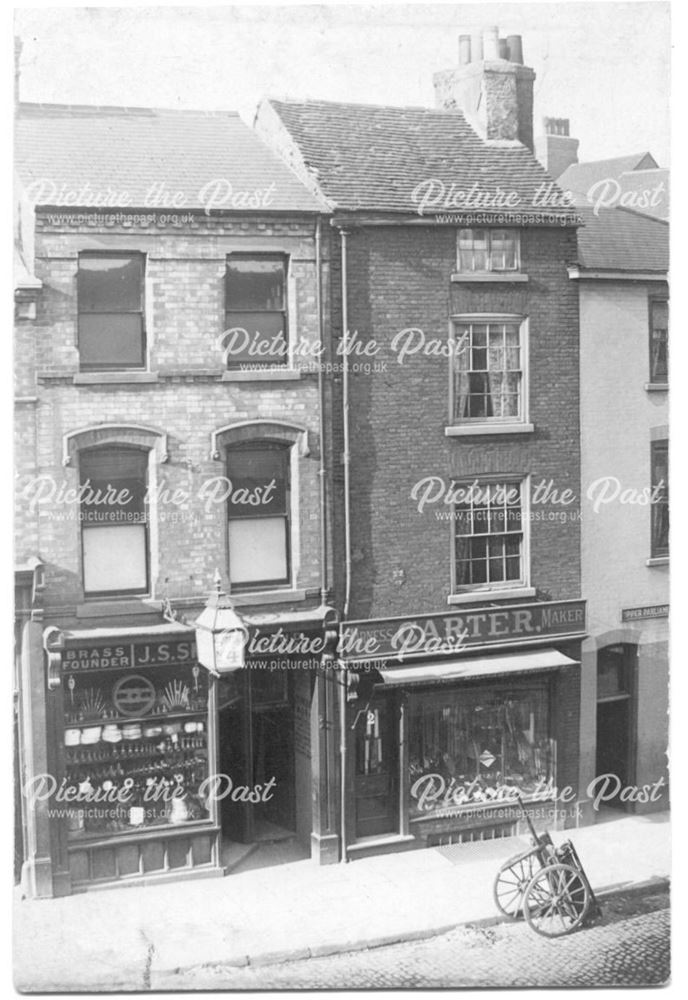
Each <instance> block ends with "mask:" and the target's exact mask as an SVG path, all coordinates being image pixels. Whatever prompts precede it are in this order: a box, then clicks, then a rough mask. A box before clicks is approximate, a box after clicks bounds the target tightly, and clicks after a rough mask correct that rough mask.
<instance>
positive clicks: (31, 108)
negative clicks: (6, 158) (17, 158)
mask: <svg viewBox="0 0 688 1000" xmlns="http://www.w3.org/2000/svg"><path fill="white" fill-rule="evenodd" d="M41 112H42V113H45V114H59V113H60V112H64V113H69V114H75V115H80V114H84V115H86V114H95V113H98V114H111V115H116V114H119V115H137V114H140V115H142V116H143V115H193V116H197V117H202V118H223V117H229V118H239V117H240V116H239V112H238V111H233V110H231V109H229V108H228V109H226V110H211V109H210V108H153V107H145V106H144V105H135V104H59V103H50V102H43V101H22V102H21V103H20V104H19V106H18V108H17V117H21V116H22V115H32V114H39V113H41Z"/></svg>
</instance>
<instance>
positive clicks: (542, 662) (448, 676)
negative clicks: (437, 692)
mask: <svg viewBox="0 0 688 1000" xmlns="http://www.w3.org/2000/svg"><path fill="white" fill-rule="evenodd" d="M577 663H578V660H572V659H571V657H570V656H565V655H564V654H563V653H560V652H559V651H558V650H557V649H539V650H537V651H533V652H531V653H505V654H503V655H501V656H471V657H466V658H465V659H461V660H450V661H444V662H442V661H437V662H434V663H424V664H422V665H418V664H414V666H412V667H385V668H384V669H381V670H379V671H378V672H379V674H380V676H381V678H382V681H383V683H384V685H385V687H400V686H402V685H403V686H404V687H405V686H406V685H407V684H433V683H438V682H442V681H450V680H468V679H470V678H474V677H492V676H494V675H499V674H516V673H531V672H533V671H537V670H555V669H557V668H559V667H570V666H574V665H575V664H577Z"/></svg>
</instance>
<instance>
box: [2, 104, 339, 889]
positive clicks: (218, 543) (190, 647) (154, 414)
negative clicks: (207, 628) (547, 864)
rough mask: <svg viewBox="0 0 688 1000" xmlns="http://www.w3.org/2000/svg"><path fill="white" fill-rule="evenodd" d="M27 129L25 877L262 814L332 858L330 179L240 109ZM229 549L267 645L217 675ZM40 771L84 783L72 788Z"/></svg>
mask: <svg viewBox="0 0 688 1000" xmlns="http://www.w3.org/2000/svg"><path fill="white" fill-rule="evenodd" d="M16 149H17V167H18V172H19V178H20V184H21V191H22V195H21V199H20V206H19V208H18V222H17V245H18V257H17V265H18V272H17V275H18V276H17V283H16V288H17V327H16V329H17V347H16V359H17V366H16V382H17V384H16V397H17V419H16V433H17V449H16V460H17V493H16V496H17V522H16V523H17V545H16V556H17V577H16V579H17V587H18V601H17V608H18V638H19V642H18V689H19V691H20V695H19V705H18V745H19V775H20V778H21V787H22V788H23V789H24V795H23V796H22V802H21V810H22V815H23V826H24V836H23V844H22V849H21V851H20V855H21V857H20V861H21V866H22V878H23V882H24V885H25V888H26V891H27V892H29V893H30V894H33V895H39V896H40V895H53V894H59V893H64V892H69V891H72V890H74V889H76V888H80V887H84V886H88V885H92V884H103V883H107V882H112V881H132V880H133V881H136V880H147V879H149V878H158V877H161V878H168V877H179V876H185V875H190V874H221V873H222V871H223V866H224V865H225V862H226V861H227V856H226V852H227V850H228V847H227V845H228V844H229V845H230V847H229V850H230V855H231V850H232V849H233V848H232V846H231V845H232V844H233V845H234V848H236V845H237V844H238V843H244V844H250V843H255V842H256V841H258V840H260V838H261V837H270V836H290V837H296V838H298V840H299V841H300V842H301V843H302V844H303V845H304V847H305V849H306V850H310V847H311V841H312V844H313V851H314V853H315V855H316V856H318V854H319V852H320V849H321V848H320V841H321V834H322V837H324V838H326V834H327V832H328V831H327V830H326V829H325V826H326V823H327V822H328V819H327V803H326V802H325V801H323V803H321V801H320V794H319V785H318V781H319V778H318V774H319V768H320V755H321V750H322V744H323V743H324V740H325V735H324V734H323V733H322V732H321V730H319V729H318V725H317V720H318V718H319V715H320V713H322V712H323V711H325V709H324V708H323V706H322V705H321V704H320V702H319V698H320V697H321V694H322V690H321V689H322V683H321V681H318V680H317V676H318V675H319V669H320V659H321V652H322V649H323V629H324V624H325V621H326V618H327V615H328V608H327V599H328V589H329V582H328V577H327V572H328V571H327V559H326V547H325V538H326V512H325V492H324V490H325V475H324V463H325V453H326V441H325V437H324V430H323V428H324V426H325V425H324V420H323V414H322V408H321V400H322V398H323V385H322V378H321V375H320V373H319V371H318V370H317V369H315V368H314V367H313V365H312V353H313V351H312V350H311V349H317V347H318V345H319V344H320V342H321V341H322V340H323V334H322V329H321V327H322V322H323V320H322V309H321V293H320V282H319V271H320V266H319V260H318V255H319V253H320V243H321V238H320V229H321V222H320V215H321V212H322V209H323V205H322V203H321V202H320V201H319V200H318V199H317V198H316V197H314V196H313V195H312V194H311V193H309V192H308V191H307V190H306V188H305V187H304V186H303V185H302V184H301V183H300V182H299V181H298V180H297V179H296V178H295V177H294V175H293V174H292V173H291V172H290V171H289V170H287V169H286V168H285V167H284V166H283V164H282V163H281V162H280V161H279V159H278V158H277V157H275V156H274V154H272V153H271V152H270V151H269V150H267V149H266V147H265V146H264V145H263V144H261V143H260V141H259V140H258V139H257V137H256V136H255V134H254V133H253V132H251V130H250V129H248V128H247V127H246V126H245V125H244V124H243V123H242V122H241V121H240V119H239V118H238V116H237V115H236V114H233V113H218V114H207V113H192V112H173V111H155V110H148V109H123V108H94V107H62V106H45V105H33V106H32V105H22V106H20V108H19V111H18V115H17V146H16ZM216 569H218V570H219V572H220V577H221V580H222V583H223V584H224V587H225V589H229V587H231V591H232V600H233V602H234V606H235V607H236V608H237V609H238V610H240V612H241V614H242V616H243V620H244V622H245V625H246V627H247V629H248V633H247V636H246V639H247V644H246V650H245V653H246V656H247V657H248V661H247V663H248V665H249V666H250V667H251V668H253V669H242V670H238V671H236V672H233V673H231V674H228V675H227V676H226V677H223V678H222V679H219V680H218V679H217V678H216V677H214V676H212V675H210V674H209V673H208V671H207V670H205V669H202V666H201V665H199V663H198V661H197V659H196V653H195V647H194V631H193V624H194V621H195V619H196V617H197V616H198V614H199V612H200V611H201V610H202V608H203V607H204V605H205V602H206V599H207V598H208V594H209V593H210V592H211V591H212V589H213V575H214V571H215V570H216ZM266 650H269V652H270V654H271V658H269V657H268V658H266V656H265V655H264V656H262V657H261V656H260V653H261V652H263V653H264V652H265V651H266ZM275 664H278V666H279V669H271V668H274V667H275ZM312 720H315V721H313V722H312ZM312 727H313V732H314V734H315V743H314V744H313V743H312V741H311V728H312ZM213 773H224V774H226V775H228V776H230V777H231V782H232V784H233V786H234V787H233V789H229V791H231V792H232V794H231V795H230V794H228V789H227V788H226V787H225V789H224V792H225V794H224V795H220V794H218V795H216V796H215V797H214V798H213V797H212V795H209V794H207V792H208V786H207V785H206V786H203V782H204V781H205V780H206V779H207V778H208V774H211V775H212V774H213ZM45 774H48V775H52V776H53V777H54V778H55V781H56V783H57V785H58V786H59V784H60V782H61V781H62V780H63V779H64V780H65V781H66V782H67V783H69V784H71V785H78V787H79V789H80V790H81V791H82V792H84V795H85V798H84V802H79V803H78V804H77V806H75V807H72V808H68V809H66V811H65V810H63V813H61V814H59V815H58V814H56V813H54V812H53V813H52V814H51V813H50V810H51V808H54V807H55V806H56V796H57V799H58V801H59V793H58V792H55V794H53V795H49V794H48V792H47V790H46V786H45V785H44V784H41V782H42V780H43V779H41V778H40V776H41V775H45ZM271 779H274V781H272V784H271ZM46 780H47V779H46ZM128 782H131V784H130V786H129V787H130V794H128V795H125V796H123V799H124V801H123V802H118V803H116V804H115V805H116V806H117V808H115V805H112V803H111V801H110V800H108V802H107V803H106V805H107V808H104V809H100V811H99V809H98V808H97V807H95V806H94V807H93V808H91V805H92V802H93V800H94V799H96V800H97V796H98V795H101V797H103V798H105V797H106V796H105V792H106V791H109V793H110V795H112V794H114V792H113V789H114V790H115V791H116V790H117V789H120V788H122V787H123V786H124V785H125V784H126V783H128ZM158 787H159V789H160V795H159V796H158V795H157V793H155V794H154V791H155V789H156V788H158ZM314 787H315V793H314V792H313V788H314ZM237 788H240V789H244V791H242V792H241V794H235V793H236V789H237ZM27 789H28V790H29V792H27ZM146 789H148V791H146ZM256 789H259V790H260V794H264V796H265V797H264V798H261V799H260V801H259V803H258V805H256V804H255V803H256V800H255V799H254V800H253V801H251V800H250V798H249V791H247V790H250V791H251V794H254V793H255V794H258V793H256ZM165 790H166V791H165ZM210 791H212V789H210ZM44 793H45V794H44ZM168 793H169V794H168ZM89 796H90V798H89ZM325 798H326V796H325ZM64 804H65V803H64V802H63V803H62V805H63V806H64ZM67 804H69V803H67ZM321 805H322V809H321ZM323 811H324V814H325V818H324V819H323V818H322V814H323ZM314 816H315V818H314ZM223 836H224V841H223ZM223 845H224V846H223ZM235 853H236V851H235ZM230 860H231V857H230Z"/></svg>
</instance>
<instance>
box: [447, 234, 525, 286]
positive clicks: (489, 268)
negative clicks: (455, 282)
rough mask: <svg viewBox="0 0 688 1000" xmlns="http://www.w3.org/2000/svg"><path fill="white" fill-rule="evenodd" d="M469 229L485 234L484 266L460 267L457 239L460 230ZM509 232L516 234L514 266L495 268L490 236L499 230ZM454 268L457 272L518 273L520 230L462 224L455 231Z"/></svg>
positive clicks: (519, 266) (519, 265) (519, 263)
mask: <svg viewBox="0 0 688 1000" xmlns="http://www.w3.org/2000/svg"><path fill="white" fill-rule="evenodd" d="M466 230H470V232H472V233H476V232H480V233H485V234H486V235H487V255H486V264H487V266H486V267H484V268H475V267H472V268H462V267H461V253H460V251H459V240H460V235H461V233H462V232H466ZM505 231H506V232H510V233H514V234H515V236H516V263H515V266H514V267H499V268H495V267H493V266H492V236H493V234H494V233H499V232H505ZM456 270H457V273H458V274H518V273H520V271H521V232H520V230H519V229H516V228H512V227H511V226H503V227H502V226H493V227H491V228H490V227H487V226H462V227H461V228H460V229H457V231H456Z"/></svg>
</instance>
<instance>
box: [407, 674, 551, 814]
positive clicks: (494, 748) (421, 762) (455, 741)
mask: <svg viewBox="0 0 688 1000" xmlns="http://www.w3.org/2000/svg"><path fill="white" fill-rule="evenodd" d="M555 763H556V743H555V740H554V739H552V737H551V736H550V719H549V695H548V689H547V687H546V686H545V685H542V686H541V687H529V688H527V689H512V688H504V689H494V688H493V689H490V690H489V691H486V690H478V689H473V690H470V689H464V690H454V691H446V692H441V693H437V694H430V693H427V694H424V695H413V696H412V697H411V698H410V702H409V783H410V801H411V814H412V815H415V816H423V815H427V814H428V813H432V814H433V815H438V814H439V815H453V814H454V813H456V811H457V808H459V809H460V808H461V807H468V806H474V805H489V804H490V803H498V802H502V803H504V802H505V801H510V800H513V798H514V796H515V795H516V794H519V795H521V796H522V797H523V798H524V799H528V797H530V796H533V795H536V794H537V795H539V796H542V795H543V793H544V792H545V789H546V788H547V787H548V785H549V783H550V782H551V781H554V774H555Z"/></svg>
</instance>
